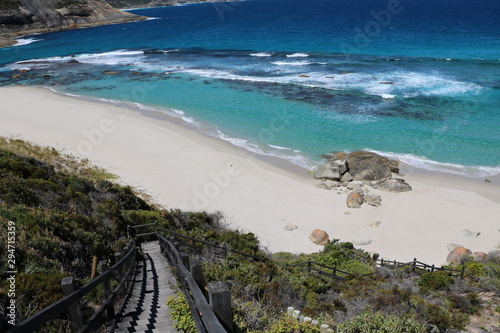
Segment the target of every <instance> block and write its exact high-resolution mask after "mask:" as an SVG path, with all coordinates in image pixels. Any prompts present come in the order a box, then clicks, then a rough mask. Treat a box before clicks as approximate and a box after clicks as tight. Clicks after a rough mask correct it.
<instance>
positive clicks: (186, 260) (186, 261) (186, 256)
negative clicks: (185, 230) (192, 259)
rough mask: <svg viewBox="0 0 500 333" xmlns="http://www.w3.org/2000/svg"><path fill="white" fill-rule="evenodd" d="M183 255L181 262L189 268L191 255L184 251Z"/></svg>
mask: <svg viewBox="0 0 500 333" xmlns="http://www.w3.org/2000/svg"><path fill="white" fill-rule="evenodd" d="M180 255H181V262H182V264H183V265H184V267H186V268H189V267H190V266H189V254H188V253H187V252H186V251H182V252H181V253H180Z"/></svg>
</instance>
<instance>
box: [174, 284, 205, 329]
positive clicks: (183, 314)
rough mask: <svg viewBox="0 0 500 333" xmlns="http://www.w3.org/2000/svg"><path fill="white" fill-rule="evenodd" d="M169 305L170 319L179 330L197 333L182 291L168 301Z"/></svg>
mask: <svg viewBox="0 0 500 333" xmlns="http://www.w3.org/2000/svg"><path fill="white" fill-rule="evenodd" d="M167 305H168V307H169V308H170V317H171V318H172V320H173V321H174V326H175V328H177V330H180V331H182V332H185V333H196V332H198V330H197V329H196V325H195V323H194V320H193V316H192V315H191V310H190V309H189V304H188V302H187V300H186V296H184V294H183V293H182V292H181V291H178V292H176V293H175V296H170V297H169V298H168V299H167Z"/></svg>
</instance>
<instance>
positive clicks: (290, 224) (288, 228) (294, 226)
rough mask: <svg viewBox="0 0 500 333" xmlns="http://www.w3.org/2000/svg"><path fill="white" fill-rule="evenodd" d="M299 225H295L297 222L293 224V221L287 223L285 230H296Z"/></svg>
mask: <svg viewBox="0 0 500 333" xmlns="http://www.w3.org/2000/svg"><path fill="white" fill-rule="evenodd" d="M297 228H298V227H297V226H296V225H295V224H292V223H287V224H286V225H285V230H288V231H292V230H295V229H297Z"/></svg>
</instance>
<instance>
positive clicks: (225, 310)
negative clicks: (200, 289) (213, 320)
mask: <svg viewBox="0 0 500 333" xmlns="http://www.w3.org/2000/svg"><path fill="white" fill-rule="evenodd" d="M208 302H209V303H210V306H211V307H212V310H214V313H215V315H216V316H217V318H219V320H220V321H221V324H222V325H223V326H224V327H225V328H226V330H227V331H229V332H232V331H233V313H232V311H231V293H230V291H229V286H228V284H227V282H223V281H215V282H210V283H209V284H208Z"/></svg>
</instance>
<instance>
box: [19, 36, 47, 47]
mask: <svg viewBox="0 0 500 333" xmlns="http://www.w3.org/2000/svg"><path fill="white" fill-rule="evenodd" d="M42 40H43V39H36V38H22V37H21V38H16V39H15V41H16V45H13V46H23V45H28V44H32V43H35V42H40V41H42Z"/></svg>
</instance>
